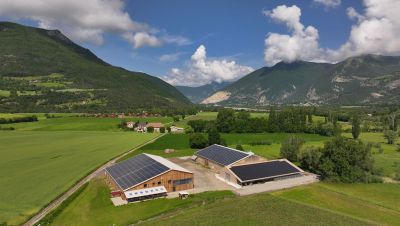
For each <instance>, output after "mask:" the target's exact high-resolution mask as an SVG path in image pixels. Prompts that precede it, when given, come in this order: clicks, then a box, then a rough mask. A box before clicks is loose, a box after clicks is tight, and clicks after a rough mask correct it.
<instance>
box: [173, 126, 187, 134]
mask: <svg viewBox="0 0 400 226" xmlns="http://www.w3.org/2000/svg"><path fill="white" fill-rule="evenodd" d="M170 128H171V133H184V132H185V129H183V128H182V127H177V126H171V127H170Z"/></svg>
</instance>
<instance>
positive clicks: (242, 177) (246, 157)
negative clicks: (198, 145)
mask: <svg viewBox="0 0 400 226" xmlns="http://www.w3.org/2000/svg"><path fill="white" fill-rule="evenodd" d="M192 160H194V161H196V162H197V163H200V164H201V165H203V166H205V167H208V168H210V169H212V170H213V171H214V172H216V173H217V176H218V178H220V179H222V180H224V181H225V182H228V183H231V184H235V185H239V186H246V185H251V184H258V183H265V182H268V181H273V180H282V179H288V178H292V177H299V176H302V175H303V173H304V171H303V170H302V169H300V168H299V167H297V166H296V165H294V164H293V163H291V162H290V161H288V160H287V159H279V160H272V161H267V160H266V159H264V158H262V157H260V156H257V155H254V154H253V153H252V152H244V151H240V150H236V149H233V148H228V147H224V146H221V145H216V144H214V145H211V146H209V147H206V148H204V149H201V150H199V151H197V152H196V153H195V155H194V156H193V157H192Z"/></svg>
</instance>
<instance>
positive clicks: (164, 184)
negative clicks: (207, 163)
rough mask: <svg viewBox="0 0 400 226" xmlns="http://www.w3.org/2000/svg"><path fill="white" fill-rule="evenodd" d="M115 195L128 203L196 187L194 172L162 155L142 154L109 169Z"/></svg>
mask: <svg viewBox="0 0 400 226" xmlns="http://www.w3.org/2000/svg"><path fill="white" fill-rule="evenodd" d="M105 175H106V180H107V183H108V184H109V186H110V187H111V189H112V195H113V196H121V198H122V199H124V200H127V201H128V202H134V201H140V200H145V199H151V198H157V197H162V196H166V195H167V193H168V192H174V191H182V190H187V189H192V188H193V187H194V184H193V173H192V172H190V171H189V170H187V169H185V168H183V167H181V166H179V165H177V164H175V163H173V162H171V161H169V160H167V159H165V158H162V157H160V156H156V155H150V154H140V155H137V156H135V157H133V158H130V159H127V160H125V161H123V162H120V163H117V164H115V165H113V166H111V167H108V168H107V169H106V170H105Z"/></svg>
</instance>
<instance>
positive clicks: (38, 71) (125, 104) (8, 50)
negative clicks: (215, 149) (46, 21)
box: [0, 22, 191, 112]
mask: <svg viewBox="0 0 400 226" xmlns="http://www.w3.org/2000/svg"><path fill="white" fill-rule="evenodd" d="M0 66H1V67H0V91H1V92H0V107H1V108H2V109H4V111H21V112H26V111H28V112H29V111H36V112H38V111H41V112H48V111H134V110H137V109H142V108H143V109H149V108H171V107H173V108H182V107H186V106H189V105H190V104H191V103H190V101H189V100H188V99H187V98H186V97H185V96H184V95H183V94H181V93H180V92H179V91H178V90H177V89H176V88H175V87H173V86H171V85H170V84H168V83H166V82H165V81H163V80H161V79H160V78H158V77H154V76H151V75H148V74H145V73H141V72H132V71H128V70H126V69H123V68H120V67H115V66H112V65H110V64H108V63H106V62H104V61H103V60H102V59H100V58H98V57H97V56H96V55H95V54H94V53H92V52H91V51H90V50H88V49H86V48H83V47H81V46H79V45H77V44H75V43H74V42H72V41H71V40H70V39H69V38H68V37H66V36H65V35H63V34H62V33H61V32H60V31H58V30H45V29H40V28H35V27H29V26H24V25H20V24H16V23H11V22H0Z"/></svg>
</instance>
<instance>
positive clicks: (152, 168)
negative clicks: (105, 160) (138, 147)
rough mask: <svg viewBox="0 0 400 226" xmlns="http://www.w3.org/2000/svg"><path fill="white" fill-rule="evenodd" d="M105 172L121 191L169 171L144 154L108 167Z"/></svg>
mask: <svg viewBox="0 0 400 226" xmlns="http://www.w3.org/2000/svg"><path fill="white" fill-rule="evenodd" d="M106 170H107V172H108V173H109V174H110V175H111V176H112V178H113V179H114V180H115V181H116V182H117V183H118V185H119V186H121V188H122V189H123V190H125V189H128V188H130V187H132V186H135V185H137V184H140V183H142V182H144V181H146V180H148V179H150V178H152V177H155V176H157V175H159V174H161V173H164V172H166V171H168V170H169V168H168V167H166V166H164V165H163V164H161V163H159V162H157V161H155V160H154V159H152V158H150V157H149V156H147V155H145V154H140V155H137V156H135V157H133V158H130V159H128V160H125V161H123V162H120V163H118V164H115V165H113V166H111V167H108V168H107V169H106Z"/></svg>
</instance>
